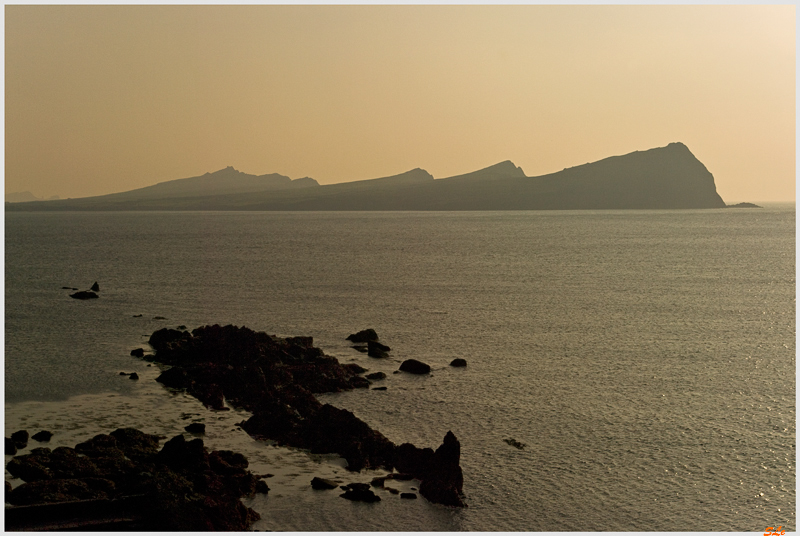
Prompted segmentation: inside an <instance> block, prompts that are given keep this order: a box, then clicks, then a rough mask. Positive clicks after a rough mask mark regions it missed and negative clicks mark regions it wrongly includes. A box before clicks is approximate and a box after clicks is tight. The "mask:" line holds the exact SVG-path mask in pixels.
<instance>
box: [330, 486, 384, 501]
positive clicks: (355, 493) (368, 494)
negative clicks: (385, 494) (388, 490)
mask: <svg viewBox="0 0 800 536" xmlns="http://www.w3.org/2000/svg"><path fill="white" fill-rule="evenodd" d="M339 497H344V498H345V499H348V500H351V501H361V502H366V503H373V502H380V500H381V498H380V497H378V496H377V495H375V494H374V493H373V492H372V490H370V489H366V490H363V489H353V488H352V486H351V488H350V489H349V490H347V491H345V492H344V493H342V494H341V495H339Z"/></svg>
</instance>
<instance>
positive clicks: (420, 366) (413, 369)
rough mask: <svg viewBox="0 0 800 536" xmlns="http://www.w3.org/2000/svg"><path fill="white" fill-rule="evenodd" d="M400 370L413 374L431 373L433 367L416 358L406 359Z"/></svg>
mask: <svg viewBox="0 0 800 536" xmlns="http://www.w3.org/2000/svg"><path fill="white" fill-rule="evenodd" d="M400 370H402V371H403V372H410V373H411V374H429V373H430V371H431V367H430V365H427V364H425V363H423V362H422V361H417V360H416V359H406V360H405V361H403V363H402V364H401V365H400Z"/></svg>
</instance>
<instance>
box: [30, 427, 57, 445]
mask: <svg viewBox="0 0 800 536" xmlns="http://www.w3.org/2000/svg"><path fill="white" fill-rule="evenodd" d="M51 437H53V432H49V431H47V430H42V431H41V432H37V433H35V434H33V435H32V436H31V439H33V440H35V441H38V442H39V443H46V442H47V441H50V438H51Z"/></svg>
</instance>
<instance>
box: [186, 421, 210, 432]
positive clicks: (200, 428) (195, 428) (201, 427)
mask: <svg viewBox="0 0 800 536" xmlns="http://www.w3.org/2000/svg"><path fill="white" fill-rule="evenodd" d="M183 429H184V430H186V431H187V432H190V433H192V434H205V433H206V425H205V424H203V423H201V422H193V423H192V424H190V425H188V426H184V427H183Z"/></svg>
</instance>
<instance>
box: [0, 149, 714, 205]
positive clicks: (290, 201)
mask: <svg viewBox="0 0 800 536" xmlns="http://www.w3.org/2000/svg"><path fill="white" fill-rule="evenodd" d="M690 208H725V202H724V201H723V200H722V198H721V197H720V196H719V194H718V193H717V190H716V186H715V184H714V176H713V175H712V174H711V173H710V172H709V171H708V169H706V167H705V166H704V165H703V163H702V162H700V161H699V160H698V159H697V158H696V157H695V156H694V155H693V154H692V152H691V151H690V150H689V148H688V147H686V145H684V144H683V143H670V144H669V145H667V146H666V147H659V148H655V149H649V150H646V151H636V152H633V153H629V154H626V155H622V156H612V157H609V158H605V159H603V160H599V161H597V162H593V163H588V164H584V165H581V166H575V167H571V168H566V169H564V170H562V171H559V172H556V173H550V174H548V175H542V176H538V177H528V176H526V175H525V173H524V172H523V171H522V169H520V168H519V167H517V166H516V165H514V164H513V163H512V162H511V161H508V160H507V161H504V162H500V163H498V164H495V165H493V166H490V167H487V168H484V169H481V170H477V171H473V172H471V173H467V174H463V175H457V176H454V177H447V178H441V179H435V178H434V177H433V176H432V175H431V174H430V173H428V172H427V171H425V170H423V169H419V168H416V169H413V170H410V171H407V172H405V173H402V174H399V175H393V176H389V177H381V178H377V179H370V180H362V181H353V182H344V183H339V184H329V185H324V186H323V185H320V184H319V183H317V181H315V180H314V179H311V178H308V177H305V178H302V179H296V180H291V179H290V178H289V177H286V176H283V175H279V174H277V173H273V174H271V175H259V176H256V175H249V174H246V173H242V172H240V171H237V170H235V169H233V168H232V167H228V168H226V169H223V170H220V171H217V172H214V173H206V174H205V175H202V176H200V177H191V178H187V179H177V180H173V181H167V182H162V183H159V184H155V185H153V186H148V187H146V188H139V189H137V190H130V191H127V192H121V193H116V194H109V195H104V196H97V197H85V198H77V199H62V200H54V201H34V202H27V203H13V204H12V203H6V210H30V211H45V210H46V211H50V210H56V211H58V210H254V211H259V210H282V211H285V210H289V211H291V210H368V211H382V210H587V209H690Z"/></svg>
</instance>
